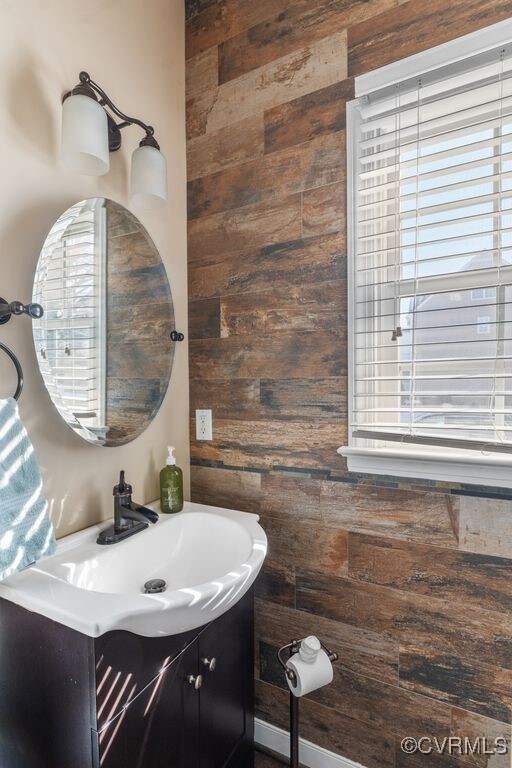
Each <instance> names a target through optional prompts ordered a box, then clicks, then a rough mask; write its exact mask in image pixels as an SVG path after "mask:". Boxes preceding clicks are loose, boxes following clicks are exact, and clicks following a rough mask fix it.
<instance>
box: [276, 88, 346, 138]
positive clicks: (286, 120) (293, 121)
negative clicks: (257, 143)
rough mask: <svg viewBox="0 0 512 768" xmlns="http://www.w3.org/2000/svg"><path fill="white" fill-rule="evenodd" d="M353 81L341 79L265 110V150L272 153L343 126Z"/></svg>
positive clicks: (341, 128) (332, 131)
mask: <svg viewBox="0 0 512 768" xmlns="http://www.w3.org/2000/svg"><path fill="white" fill-rule="evenodd" d="M353 98H354V80H353V79H352V78H349V79H348V80H342V81H341V82H339V83H333V85H329V86H327V87H326V88H321V89H320V90H318V91H313V92H312V93H308V94H306V95H305V96H301V97H299V98H298V99H293V101H288V102H286V103H285V104H279V105H278V106H277V107H273V108H272V109H268V110H266V112H265V114H264V122H265V152H275V151H277V150H280V149H286V148H288V147H292V146H294V145H296V144H302V143H303V142H304V141H311V139H314V138H317V137H318V136H324V135H327V134H330V133H336V132H337V131H341V130H343V128H345V111H346V102H347V101H349V100H350V99H353Z"/></svg>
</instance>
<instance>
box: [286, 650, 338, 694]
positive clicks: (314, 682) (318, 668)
mask: <svg viewBox="0 0 512 768" xmlns="http://www.w3.org/2000/svg"><path fill="white" fill-rule="evenodd" d="M286 666H287V667H289V668H290V669H291V670H293V671H294V672H295V676H296V680H295V682H294V681H293V680H290V679H289V678H286V679H287V680H288V686H289V688H290V691H291V692H292V693H293V695H294V696H305V695H306V693H311V691H316V690H317V688H322V687H323V686H324V685H329V683H332V678H333V671H332V664H331V662H330V659H329V657H328V655H327V654H326V652H325V651H324V650H323V649H322V650H320V651H319V652H318V655H317V657H316V659H315V660H314V661H313V662H307V661H303V660H302V659H301V658H300V656H299V654H298V653H295V654H294V655H293V656H291V657H290V658H289V659H288V661H287V662H286Z"/></svg>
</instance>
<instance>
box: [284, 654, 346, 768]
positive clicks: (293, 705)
mask: <svg viewBox="0 0 512 768" xmlns="http://www.w3.org/2000/svg"><path fill="white" fill-rule="evenodd" d="M301 642H302V640H292V641H291V643H287V644H286V645H283V646H282V647H281V648H280V649H279V650H278V652H277V659H278V661H279V663H280V665H281V666H282V668H283V669H284V673H285V675H286V677H287V678H288V679H289V680H291V682H292V683H295V682H296V675H295V672H294V671H293V669H290V667H289V666H288V665H287V663H286V660H284V659H283V654H284V652H285V651H289V654H288V658H291V656H293V655H294V654H295V653H298V652H299V648H300V644H301ZM320 645H321V646H322V648H323V650H324V651H325V652H326V654H327V656H328V657H329V661H331V662H332V661H337V660H338V654H337V653H335V652H334V651H330V650H329V649H328V648H327V646H326V645H324V643H322V641H321V640H320ZM290 768H299V699H298V698H297V696H294V694H293V693H292V692H291V691H290Z"/></svg>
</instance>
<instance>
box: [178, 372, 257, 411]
mask: <svg viewBox="0 0 512 768" xmlns="http://www.w3.org/2000/svg"><path fill="white" fill-rule="evenodd" d="M189 383H190V413H191V414H192V416H193V415H194V411H195V410H196V408H212V409H214V410H215V418H216V419H249V420H252V419H260V418H262V416H263V412H262V408H261V404H260V381H259V379H200V378H199V379H190V382H189Z"/></svg>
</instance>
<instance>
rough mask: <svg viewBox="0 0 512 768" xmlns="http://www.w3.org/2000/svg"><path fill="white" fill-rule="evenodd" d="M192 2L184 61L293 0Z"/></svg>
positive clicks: (203, 0) (273, 12)
mask: <svg viewBox="0 0 512 768" xmlns="http://www.w3.org/2000/svg"><path fill="white" fill-rule="evenodd" d="M195 1H196V4H197V12H196V13H195V14H191V15H190V18H189V20H188V21H187V24H186V27H185V39H186V56H187V59H189V58H190V57H191V56H195V55H196V54H197V53H199V52H200V51H204V50H205V49H207V48H210V46H212V45H217V44H218V43H221V42H222V41H223V40H227V39H228V38H229V37H233V36H234V35H237V34H239V33H240V32H242V31H243V30H244V29H249V27H253V26H255V25H256V24H259V23H260V22H261V21H263V20H264V19H267V18H269V17H271V16H274V14H275V13H277V12H281V11H284V10H286V8H287V7H288V6H290V5H293V3H294V2H295V1H296V0H258V2H257V3H255V2H254V0H214V1H213V2H212V0H195ZM201 4H202V5H203V6H204V7H201ZM192 17H193V18H192Z"/></svg>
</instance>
